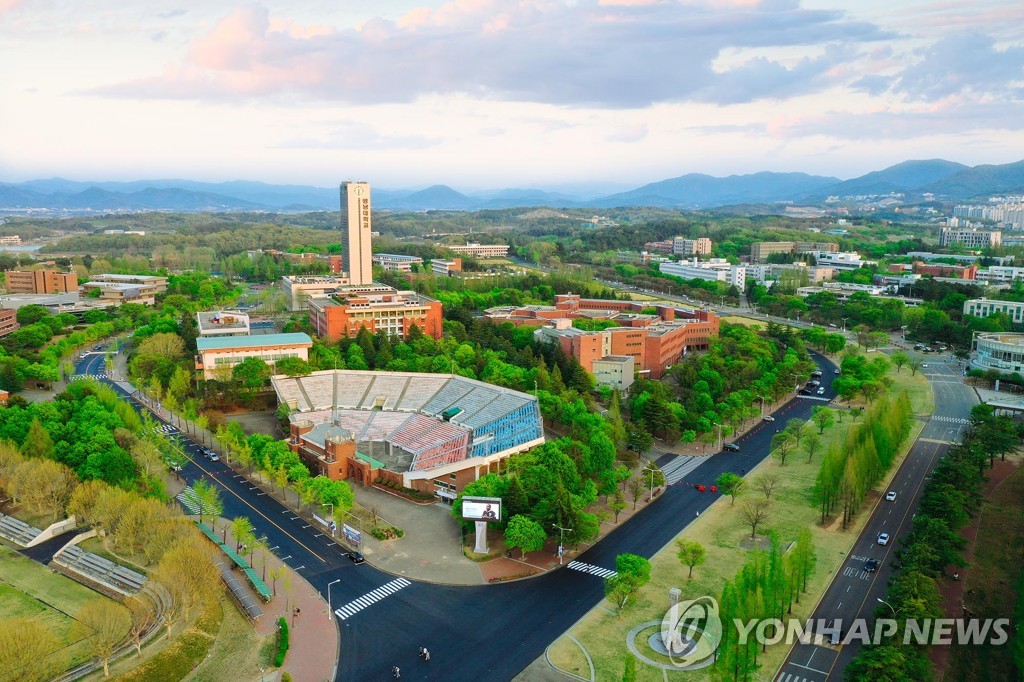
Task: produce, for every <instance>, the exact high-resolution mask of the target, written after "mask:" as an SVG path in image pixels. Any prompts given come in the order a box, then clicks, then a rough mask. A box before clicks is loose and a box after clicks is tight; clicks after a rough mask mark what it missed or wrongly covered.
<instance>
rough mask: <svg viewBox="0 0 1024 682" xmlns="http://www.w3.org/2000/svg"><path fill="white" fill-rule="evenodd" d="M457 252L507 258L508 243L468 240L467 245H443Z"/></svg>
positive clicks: (484, 256) (482, 256)
mask: <svg viewBox="0 0 1024 682" xmlns="http://www.w3.org/2000/svg"><path fill="white" fill-rule="evenodd" d="M442 248H445V249H451V250H452V251H454V252H455V253H464V254H466V255H468V256H474V257H476V258H507V257H508V244H476V243H471V242H466V244H465V246H443V247H442Z"/></svg>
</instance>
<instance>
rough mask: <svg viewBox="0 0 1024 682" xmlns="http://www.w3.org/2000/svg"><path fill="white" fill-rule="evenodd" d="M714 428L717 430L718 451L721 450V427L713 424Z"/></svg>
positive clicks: (716, 423)
mask: <svg viewBox="0 0 1024 682" xmlns="http://www.w3.org/2000/svg"><path fill="white" fill-rule="evenodd" d="M715 428H716V429H718V449H719V450H721V449H722V425H721V424H719V423H718V422H715Z"/></svg>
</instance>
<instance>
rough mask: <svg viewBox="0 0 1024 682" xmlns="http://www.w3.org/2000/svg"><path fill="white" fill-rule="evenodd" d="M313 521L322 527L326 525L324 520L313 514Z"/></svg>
mask: <svg viewBox="0 0 1024 682" xmlns="http://www.w3.org/2000/svg"><path fill="white" fill-rule="evenodd" d="M313 520H314V521H316V522H317V523H319V524H320V525H322V526H326V525H328V524H327V520H326V519H322V518H320V517H319V516H317V515H316V514H313Z"/></svg>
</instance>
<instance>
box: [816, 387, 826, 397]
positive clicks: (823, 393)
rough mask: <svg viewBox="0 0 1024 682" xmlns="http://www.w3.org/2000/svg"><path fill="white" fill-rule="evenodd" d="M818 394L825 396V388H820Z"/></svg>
mask: <svg viewBox="0 0 1024 682" xmlns="http://www.w3.org/2000/svg"><path fill="white" fill-rule="evenodd" d="M816 392H817V394H818V395H825V387H824V386H819V387H818V390H817V391H816Z"/></svg>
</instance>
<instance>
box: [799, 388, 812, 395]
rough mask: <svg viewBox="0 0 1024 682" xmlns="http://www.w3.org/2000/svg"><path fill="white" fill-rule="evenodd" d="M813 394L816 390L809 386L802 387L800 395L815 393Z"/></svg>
mask: <svg viewBox="0 0 1024 682" xmlns="http://www.w3.org/2000/svg"><path fill="white" fill-rule="evenodd" d="M813 394H814V391H812V390H811V389H809V388H801V389H800V395H813Z"/></svg>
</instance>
